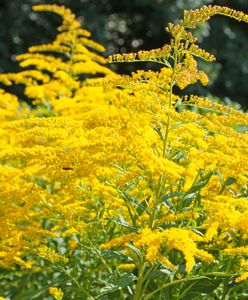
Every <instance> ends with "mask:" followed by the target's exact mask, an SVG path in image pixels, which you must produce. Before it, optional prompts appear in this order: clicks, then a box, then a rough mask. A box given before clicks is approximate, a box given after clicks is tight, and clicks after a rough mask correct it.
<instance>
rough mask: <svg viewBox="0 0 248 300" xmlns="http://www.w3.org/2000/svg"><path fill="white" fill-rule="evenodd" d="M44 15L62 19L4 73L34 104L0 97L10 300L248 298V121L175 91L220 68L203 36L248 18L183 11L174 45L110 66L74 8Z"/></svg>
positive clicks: (0, 258)
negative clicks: (49, 36)
mask: <svg viewBox="0 0 248 300" xmlns="http://www.w3.org/2000/svg"><path fill="white" fill-rule="evenodd" d="M33 9H34V11H49V12H54V13H56V14H57V15H59V16H60V17H62V20H63V22H62V24H61V25H60V26H59V27H58V31H59V33H58V34H57V35H56V38H55V40H54V41H53V42H51V43H48V44H43V45H39V46H32V47H30V48H29V50H28V52H27V53H25V54H21V55H18V56H17V60H18V61H19V64H20V67H22V68H24V69H23V70H22V71H20V72H16V73H6V74H1V75H0V82H1V83H2V84H3V85H6V86H12V85H16V84H17V85H22V86H23V87H24V94H25V97H27V98H28V99H29V100H30V103H32V105H28V104H27V103H26V102H24V101H21V99H18V98H17V97H16V96H15V95H13V94H10V93H8V92H6V91H5V90H4V89H1V90H0V133H1V140H0V161H1V165H0V169H1V172H0V207H1V213H0V225H1V237H0V241H1V244H0V267H1V283H0V286H1V289H0V290H1V295H0V296H2V297H0V299H1V298H3V299H5V298H6V299H18V300H21V299H52V298H54V299H57V300H60V299H62V298H63V299H133V300H138V299H139V300H141V299H143V300H148V299H166V300H169V299H184V300H186V299H192V298H196V299H242V297H243V299H245V297H247V290H246V289H245V280H246V279H247V278H248V261H247V255H248V245H247V239H248V235H247V229H248V228H247V224H248V222H247V221H248V202H247V197H248V189H247V182H248V151H247V143H248V133H247V126H248V117H247V114H245V113H244V112H242V111H239V110H236V109H234V108H232V107H228V106H225V105H223V104H218V103H213V102H212V101H210V100H209V99H207V98H202V97H198V96H194V95H184V96H178V95H177V94H176V93H175V89H176V90H179V89H180V90H184V89H185V88H186V87H188V86H189V85H191V84H194V83H196V82H197V81H199V82H201V83H202V84H203V85H206V84H208V76H207V74H206V73H205V72H204V71H203V70H200V69H198V62H197V59H202V60H204V61H206V62H212V61H214V60H215V57H214V55H212V54H211V53H209V52H207V51H205V50H204V49H201V48H200V47H199V46H198V45H197V38H196V37H195V36H194V35H193V30H192V29H195V28H196V27H197V26H199V25H201V24H204V23H205V22H206V21H208V20H209V19H210V18H211V17H213V16H214V15H224V16H226V17H230V18H232V19H234V20H237V21H240V22H241V21H242V22H246V23H248V15H246V14H245V13H243V12H241V11H236V10H233V9H230V8H227V7H223V6H203V7H202V8H200V9H197V10H190V11H184V15H183V18H182V19H180V20H179V21H178V22H177V24H172V23H169V24H168V26H167V27H166V31H167V33H168V34H170V36H171V40H170V42H169V43H168V44H165V45H163V46H162V47H160V48H156V49H152V50H143V51H139V52H137V53H124V54H115V55H112V56H110V57H109V58H108V59H105V58H104V57H103V56H102V55H101V54H100V53H101V52H104V50H105V49H104V47H103V46H102V45H101V44H98V43H97V42H95V41H93V40H92V39H91V38H90V32H89V31H87V30H85V29H82V28H81V24H80V22H79V21H78V20H77V19H76V18H75V15H74V14H72V12H71V11H70V10H69V9H66V8H65V7H63V6H56V5H37V6H34V7H33ZM107 62H109V63H131V62H133V63H135V62H138V63H140V62H149V63H151V64H155V65H157V66H158V67H156V69H155V70H154V71H152V70H148V71H144V70H138V71H136V72H133V73H132V74H131V75H118V74H116V73H115V72H113V71H112V70H111V69H110V68H109V67H108V65H106V63H107ZM4 297H5V298H4Z"/></svg>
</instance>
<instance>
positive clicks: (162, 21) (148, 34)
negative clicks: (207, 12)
mask: <svg viewBox="0 0 248 300" xmlns="http://www.w3.org/2000/svg"><path fill="white" fill-rule="evenodd" d="M43 3H49V4H61V5H65V6H67V7H69V8H70V9H71V10H72V11H73V12H74V13H75V14H76V15H77V16H78V18H79V19H80V20H81V21H82V23H83V26H84V27H85V28H86V29H88V30H90V31H91V32H92V36H93V39H94V40H96V41H98V42H100V43H102V44H103V45H105V46H106V48H107V53H106V55H109V54H112V53H116V52H130V51H137V50H140V49H152V48H157V47H161V46H163V44H165V43H166V42H168V38H169V37H168V35H167V34H166V32H165V31H164V27H165V26H166V24H167V23H168V22H171V21H172V22H175V21H177V20H178V19H179V18H181V17H182V14H183V10H184V9H193V8H197V7H200V6H202V5H207V4H216V5H225V6H229V7H232V8H234V9H237V10H242V11H244V12H246V13H248V1H247V0H222V1H221V0H219V1H214V0H177V1H175V0H125V1H117V0H73V1H72V0H71V1H70V0H57V1H55V0H50V1H43V0H11V1H10V0H1V2H0V26H1V30H0V72H13V71H16V70H18V67H17V63H16V62H15V59H14V57H15V55H16V54H19V53H23V52H25V51H26V49H27V48H28V47H29V46H31V45H36V44H41V43H46V42H49V41H51V40H52V39H53V38H54V37H55V35H56V26H57V25H59V23H60V19H59V18H58V17H57V16H56V15H53V14H50V13H35V12H33V11H32V9H31V7H32V5H34V4H43ZM196 34H197V36H198V38H199V41H200V43H201V46H202V47H203V48H205V49H207V50H209V51H210V52H212V53H214V54H215V55H216V56H217V62H216V63H212V64H207V63H203V62H202V63H201V65H202V67H203V68H204V70H205V71H206V72H207V73H208V74H209V75H210V78H211V81H210V84H209V86H208V87H207V88H202V87H201V86H200V85H196V86H195V87H194V88H190V89H189V90H188V91H187V92H188V93H189V92H194V93H200V94H203V95H210V96H211V95H212V96H217V97H219V98H220V99H221V100H224V101H226V102H228V101H229V100H228V98H230V99H231V100H232V101H235V102H239V103H241V104H242V106H243V107H244V108H245V109H246V108H248V89H247V84H248V24H246V23H238V22H236V21H235V20H232V19H229V18H226V17H223V16H218V17H214V18H213V19H211V21H210V22H209V23H207V24H205V25H201V26H200V27H199V28H198V29H197V30H196ZM113 67H114V68H115V69H116V70H118V71H119V72H122V73H129V72H130V71H133V70H135V69H136V68H140V67H141V66H140V65H138V64H137V65H135V64H119V65H114V66H113ZM142 67H143V66H142ZM145 67H147V68H152V67H153V66H151V65H146V66H145Z"/></svg>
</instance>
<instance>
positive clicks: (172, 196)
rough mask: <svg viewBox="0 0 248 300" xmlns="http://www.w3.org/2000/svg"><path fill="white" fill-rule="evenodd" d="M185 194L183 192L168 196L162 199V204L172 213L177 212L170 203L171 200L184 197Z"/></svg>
mask: <svg viewBox="0 0 248 300" xmlns="http://www.w3.org/2000/svg"><path fill="white" fill-rule="evenodd" d="M183 195H184V194H183V193H181V192H176V193H170V194H166V195H164V196H163V197H162V203H163V204H164V205H165V206H166V207H167V208H168V209H169V211H170V212H175V211H176V210H175V207H174V205H173V203H172V202H171V201H170V198H174V197H182V196H183Z"/></svg>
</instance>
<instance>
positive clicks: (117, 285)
mask: <svg viewBox="0 0 248 300" xmlns="http://www.w3.org/2000/svg"><path fill="white" fill-rule="evenodd" d="M134 280H137V277H136V276H134V275H133V274H131V275H129V274H128V275H124V276H122V277H120V278H119V279H118V280H117V281H115V282H113V283H110V284H108V285H107V286H105V287H103V288H102V289H101V290H100V295H99V296H102V295H106V294H110V293H113V292H116V291H118V290H120V289H122V288H125V287H127V286H129V285H130V284H131V283H132V282H133V281H134Z"/></svg>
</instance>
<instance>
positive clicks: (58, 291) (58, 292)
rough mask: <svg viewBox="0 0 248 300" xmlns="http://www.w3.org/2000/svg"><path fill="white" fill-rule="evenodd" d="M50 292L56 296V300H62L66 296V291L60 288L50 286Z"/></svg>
mask: <svg viewBox="0 0 248 300" xmlns="http://www.w3.org/2000/svg"><path fill="white" fill-rule="evenodd" d="M49 293H50V295H52V296H53V297H54V299H55V300H62V299H63V297H64V293H63V292H62V290H61V289H60V288H56V287H50V288H49Z"/></svg>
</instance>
